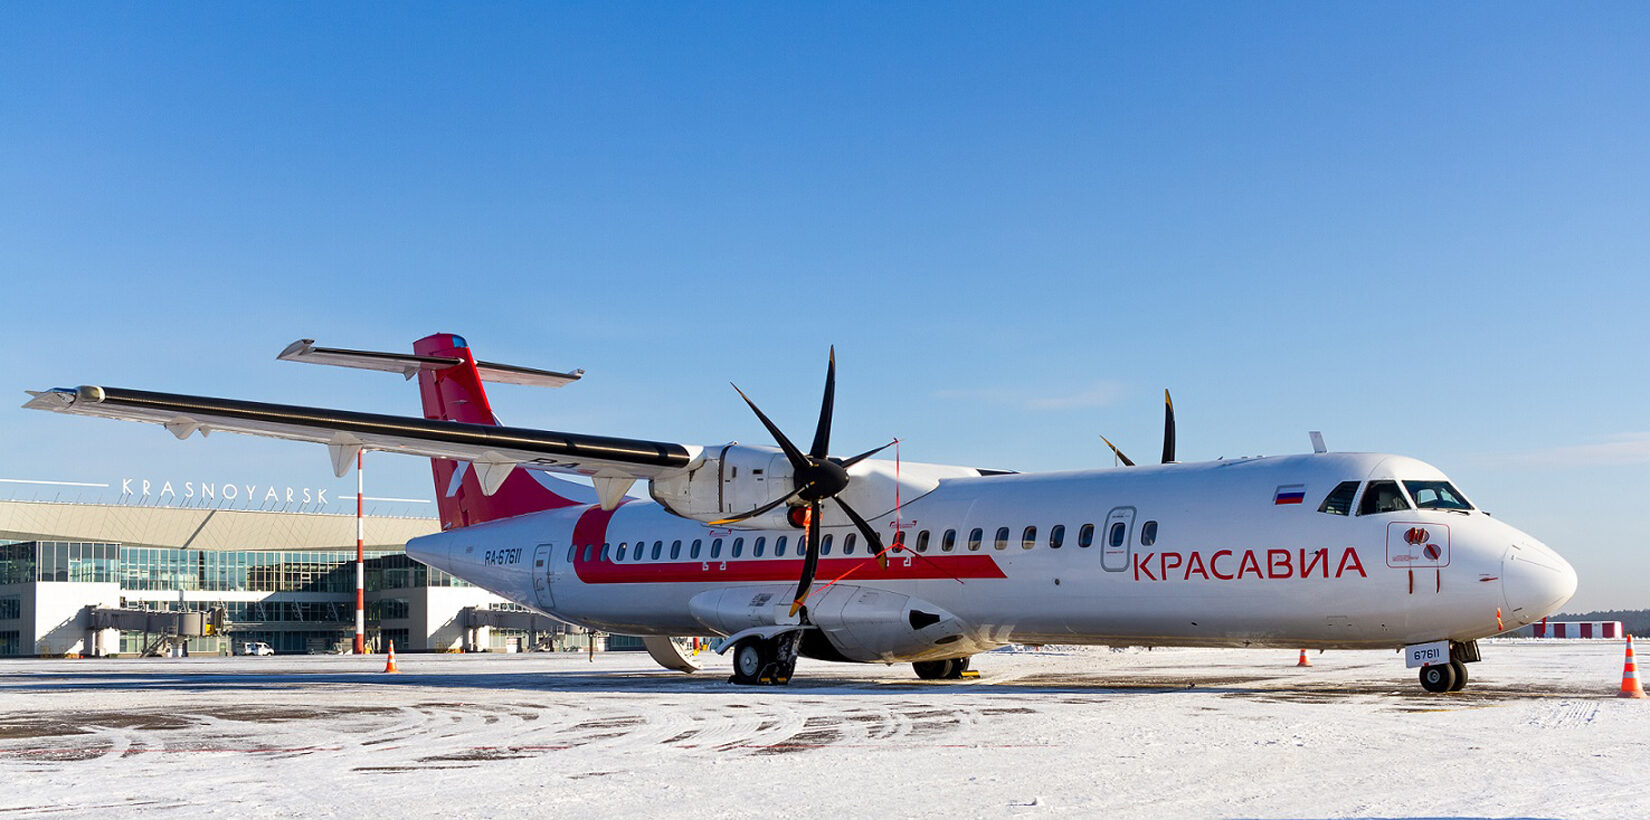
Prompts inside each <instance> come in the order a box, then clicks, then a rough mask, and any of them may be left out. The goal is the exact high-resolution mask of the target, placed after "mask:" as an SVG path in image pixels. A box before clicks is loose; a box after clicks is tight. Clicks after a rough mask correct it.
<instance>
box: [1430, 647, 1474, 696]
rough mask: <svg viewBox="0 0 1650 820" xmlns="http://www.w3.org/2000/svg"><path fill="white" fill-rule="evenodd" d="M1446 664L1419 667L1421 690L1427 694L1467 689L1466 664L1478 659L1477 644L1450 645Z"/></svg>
mask: <svg viewBox="0 0 1650 820" xmlns="http://www.w3.org/2000/svg"><path fill="white" fill-rule="evenodd" d="M1449 654H1450V659H1449V662H1448V663H1435V664H1431V665H1429V666H1423V667H1421V688H1422V689H1425V690H1427V691H1428V692H1459V691H1461V690H1462V689H1465V688H1467V677H1468V676H1467V664H1468V663H1469V662H1472V661H1476V660H1478V659H1479V655H1478V642H1477V641H1468V642H1466V643H1453V642H1452V643H1451V644H1450V653H1449Z"/></svg>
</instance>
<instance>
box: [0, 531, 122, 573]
mask: <svg viewBox="0 0 1650 820" xmlns="http://www.w3.org/2000/svg"><path fill="white" fill-rule="evenodd" d="M119 560H120V545H118V544H92V543H82V542H79V541H25V542H23V543H19V544H6V545H4V546H0V584H26V583H31V582H34V581H105V582H107V581H113V580H115V565H116V564H117V563H118V562H119Z"/></svg>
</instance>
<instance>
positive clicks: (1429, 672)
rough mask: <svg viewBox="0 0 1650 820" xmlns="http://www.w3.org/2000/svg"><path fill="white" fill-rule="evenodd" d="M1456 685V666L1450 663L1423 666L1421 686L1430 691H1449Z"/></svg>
mask: <svg viewBox="0 0 1650 820" xmlns="http://www.w3.org/2000/svg"><path fill="white" fill-rule="evenodd" d="M1453 686H1455V666H1454V665H1452V664H1448V663H1440V664H1434V665H1432V666H1423V667H1421V688H1422V689H1425V690H1427V691H1428V692H1448V691H1450V688H1451V687H1453Z"/></svg>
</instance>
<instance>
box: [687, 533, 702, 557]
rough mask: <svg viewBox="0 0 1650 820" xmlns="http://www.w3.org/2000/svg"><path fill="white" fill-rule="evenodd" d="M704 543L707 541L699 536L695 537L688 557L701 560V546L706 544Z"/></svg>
mask: <svg viewBox="0 0 1650 820" xmlns="http://www.w3.org/2000/svg"><path fill="white" fill-rule="evenodd" d="M704 543H705V542H704V540H703V539H699V538H695V539H693V546H692V547H690V548H689V549H688V558H691V559H693V560H695V561H697V560H699V548H700V547H702V546H704Z"/></svg>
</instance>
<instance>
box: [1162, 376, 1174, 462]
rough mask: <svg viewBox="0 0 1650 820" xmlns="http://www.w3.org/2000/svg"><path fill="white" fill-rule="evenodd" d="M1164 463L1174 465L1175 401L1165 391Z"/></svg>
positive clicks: (1165, 390) (1166, 390)
mask: <svg viewBox="0 0 1650 820" xmlns="http://www.w3.org/2000/svg"><path fill="white" fill-rule="evenodd" d="M1163 463H1164V464H1173V463H1174V401H1173V400H1172V399H1170V398H1169V391H1168V389H1167V388H1165V389H1164V390H1163Z"/></svg>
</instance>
